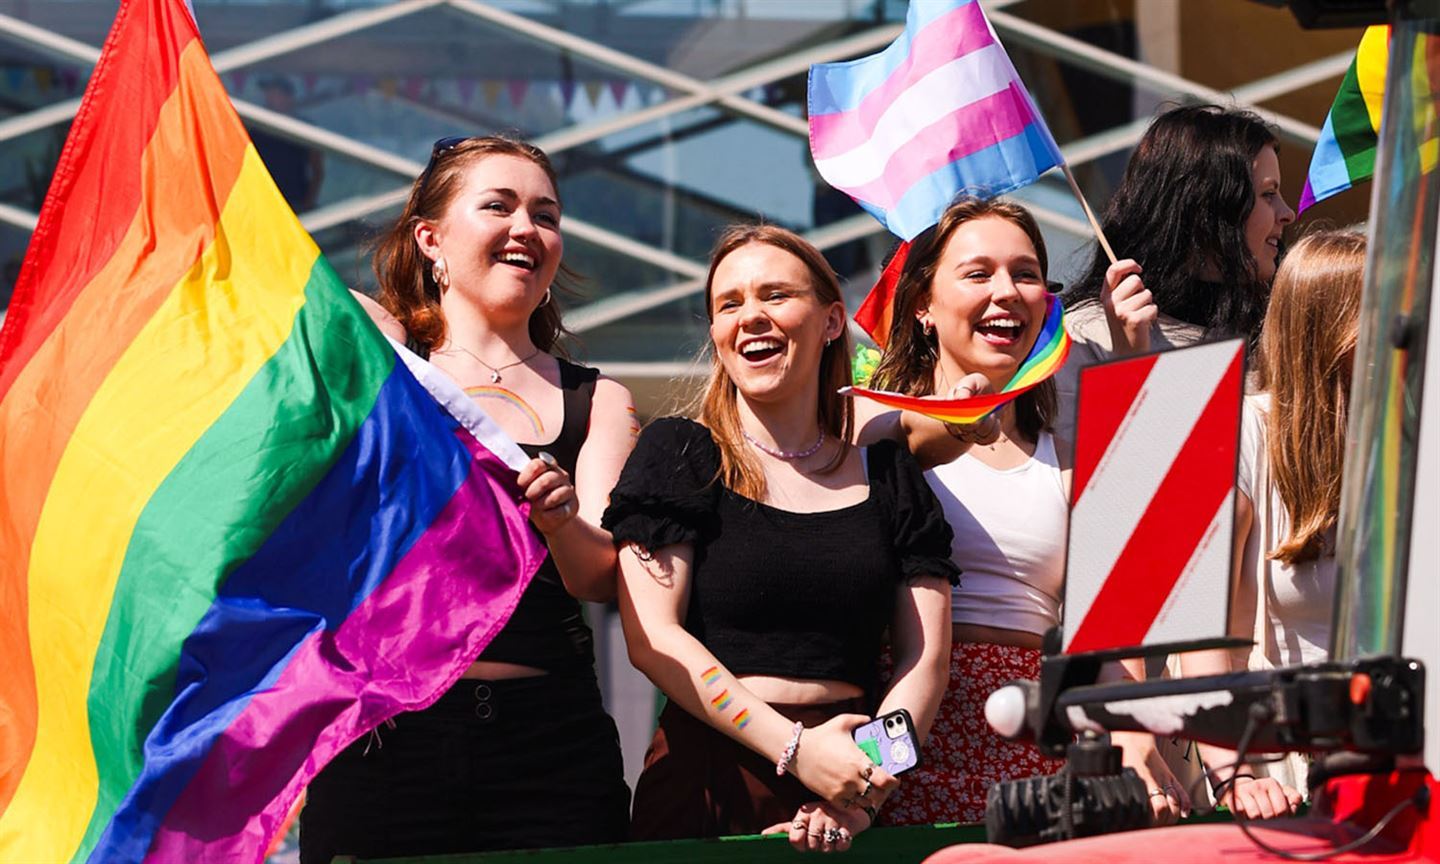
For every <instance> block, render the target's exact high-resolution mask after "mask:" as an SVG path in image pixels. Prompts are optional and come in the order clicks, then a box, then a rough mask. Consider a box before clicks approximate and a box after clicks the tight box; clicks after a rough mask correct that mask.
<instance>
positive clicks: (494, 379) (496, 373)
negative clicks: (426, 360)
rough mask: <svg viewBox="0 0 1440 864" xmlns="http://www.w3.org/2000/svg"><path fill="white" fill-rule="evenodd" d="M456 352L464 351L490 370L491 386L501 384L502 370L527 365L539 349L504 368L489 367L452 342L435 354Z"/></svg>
mask: <svg viewBox="0 0 1440 864" xmlns="http://www.w3.org/2000/svg"><path fill="white" fill-rule="evenodd" d="M456 351H464V352H465V353H466V354H469V355H470V358H471V359H472V360H474V361H475V362H476V363H479V364H480V365H481V366H484V367H485V368H486V369H489V370H490V383H491V384H499V383H500V382H501V380H503V379H501V377H500V373H501V372H503V371H504V370H506V369H509V368H511V367H513V366H519V365H521V364H523V363H528V362H529V361H530V360H531V358H533V357H534V356H535V355H536V354H539V353H540V349H539V348H536V349H535V350H534V351H531V352H530V353H529V354H526V355H525V356H524V357H521V358H520V359H519V360H514V361H511V362H509V363H506V364H505V365H504V366H491V365H490V364H489V363H486V362H485V361H484V360H481V359H480V358H479V357H477V356H475V352H474V351H471V350H470V349H469V348H466V347H465V346H463V345H456V344H455V343H453V342H452V343H450V347H449V348H442V349H440V350H439V351H437V352H436V353H437V354H453V353H455V352H456Z"/></svg>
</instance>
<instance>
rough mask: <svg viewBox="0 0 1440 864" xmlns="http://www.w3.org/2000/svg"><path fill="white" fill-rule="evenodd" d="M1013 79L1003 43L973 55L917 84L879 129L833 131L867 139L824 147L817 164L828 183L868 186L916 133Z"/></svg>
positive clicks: (889, 110)
mask: <svg viewBox="0 0 1440 864" xmlns="http://www.w3.org/2000/svg"><path fill="white" fill-rule="evenodd" d="M1015 81H1016V79H1015V73H1014V71H1013V70H1012V69H1011V68H1010V63H1009V61H1008V60H1007V59H1006V57H1005V49H1004V48H1003V47H1002V46H1001V45H999V44H998V43H997V44H994V45H987V46H986V47H984V48H981V49H980V50H978V51H971V52H970V53H969V54H966V55H965V56H964V57H960V58H957V59H956V60H955V61H954V62H953V63H947V64H945V65H944V66H941V67H940V68H939V69H936V70H935V71H934V72H931V73H930V74H929V75H926V76H925V77H924V78H922V79H920V80H919V81H917V82H915V85H914V86H913V87H911V88H910V89H908V90H906V91H905V92H904V93H902V94H900V98H899V99H897V100H896V101H895V102H894V103H892V104H891V105H890V106H889V107H887V108H886V109H885V113H884V114H883V115H882V116H881V117H880V119H879V120H878V121H877V125H875V126H873V127H864V128H861V127H860V126H858V125H856V126H853V127H851V128H849V129H842V130H837V131H841V132H844V134H847V135H861V134H863V135H866V136H868V137H866V138H864V139H863V140H857V141H856V142H855V146H853V147H850V148H849V149H845V150H841V149H839V148H838V147H835V146H833V145H826V146H824V147H823V149H824V150H826V151H827V152H829V153H831V154H832V155H830V156H828V157H816V159H815V165H816V167H818V168H820V169H821V171H822V172H823V173H824V175H825V176H826V177H827V178H830V179H831V182H833V183H836V184H839V185H852V186H854V185H859V184H860V183H864V182H868V181H870V180H872V179H874V178H875V177H876V176H877V175H878V174H879V172H880V170H881V166H883V165H884V164H885V161H886V160H887V159H888V158H890V154H891V153H893V152H894V151H895V150H896V149H897V148H898V147H900V146H902V145H903V144H904V143H905V142H906V141H908V140H909V139H910V137H911V136H913V135H914V134H915V133H916V132H919V131H920V130H921V129H923V128H924V127H925V126H928V125H929V124H930V123H932V122H934V121H935V120H936V119H937V118H939V117H943V116H945V115H946V114H950V113H952V112H954V111H958V110H959V109H961V108H964V107H966V106H968V105H972V104H974V103H975V102H977V101H979V100H981V99H984V98H985V97H986V96H992V95H994V94H996V93H1000V92H1002V91H1004V90H1005V89H1006V88H1007V87H1009V86H1010V85H1011V84H1014V83H1015ZM820 134H825V133H824V132H823V131H822V132H821V133H820ZM821 143H822V145H825V142H821Z"/></svg>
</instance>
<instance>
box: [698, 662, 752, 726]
mask: <svg viewBox="0 0 1440 864" xmlns="http://www.w3.org/2000/svg"><path fill="white" fill-rule="evenodd" d="M723 675H724V673H722V672H721V671H720V667H719V666H711V667H710V668H709V669H706V670H705V671H704V672H701V673H700V681H701V683H703V684H704V685H705V688H706V689H707V690H712V689H714V688H715V687H716V686H717V685H718V684H719V683H720V679H721V678H722V677H723ZM734 704H735V697H734V696H731V695H730V688H728V687H721V688H720V692H719V693H716V694H715V695H714V696H712V697H710V707H711V708H714V709H715V710H716V711H717V712H719V713H721V714H724V713H725V712H726V711H728V710H729V709H730V706H731V705H734ZM730 722H731V724H733V725H734V726H735V728H736V729H744V728H745V727H746V726H748V725H750V709H749V708H741V709H740V710H739V712H737V713H736V714H735V716H734V717H731V718H730Z"/></svg>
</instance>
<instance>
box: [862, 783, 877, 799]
mask: <svg viewBox="0 0 1440 864" xmlns="http://www.w3.org/2000/svg"><path fill="white" fill-rule="evenodd" d="M872 788H874V785H873V784H872V783H871V782H870V780H869V778H866V780H865V789H864V791H862V792H861V793H860V797H861V798H869V797H870V790H871V789H872Z"/></svg>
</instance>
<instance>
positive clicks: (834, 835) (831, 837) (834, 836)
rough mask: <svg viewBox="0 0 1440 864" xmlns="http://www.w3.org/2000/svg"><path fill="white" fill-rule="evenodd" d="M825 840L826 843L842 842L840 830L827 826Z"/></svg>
mask: <svg viewBox="0 0 1440 864" xmlns="http://www.w3.org/2000/svg"><path fill="white" fill-rule="evenodd" d="M825 842H826V843H839V842H840V831H839V830H838V829H836V828H826V829H825Z"/></svg>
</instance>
